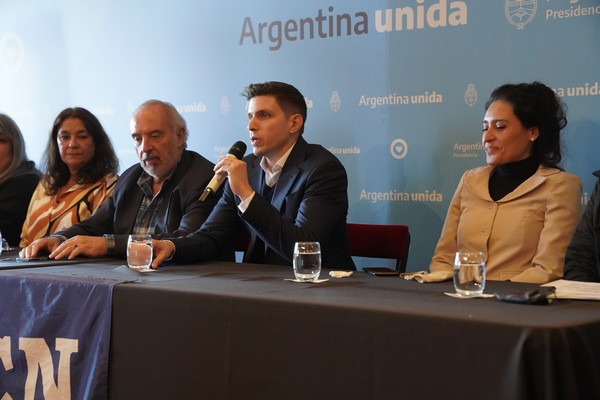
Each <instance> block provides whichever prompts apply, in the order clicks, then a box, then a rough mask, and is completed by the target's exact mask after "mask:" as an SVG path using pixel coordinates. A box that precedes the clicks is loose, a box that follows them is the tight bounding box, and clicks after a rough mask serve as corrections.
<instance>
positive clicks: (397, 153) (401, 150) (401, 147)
mask: <svg viewBox="0 0 600 400" xmlns="http://www.w3.org/2000/svg"><path fill="white" fill-rule="evenodd" d="M390 153H391V154H392V157H394V158H395V159H396V160H402V159H403V158H404V157H406V153H408V144H406V141H404V139H395V140H394V141H393V142H392V144H391V145H390Z"/></svg>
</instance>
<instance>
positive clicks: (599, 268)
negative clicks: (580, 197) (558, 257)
mask: <svg viewBox="0 0 600 400" xmlns="http://www.w3.org/2000/svg"><path fill="white" fill-rule="evenodd" d="M594 175H595V176H596V177H598V178H600V170H598V171H596V172H594ZM599 196H600V179H598V181H596V186H595V187H594V191H593V193H592V196H591V198H590V201H589V203H588V204H587V206H586V209H585V211H584V213H583V216H582V218H581V221H580V222H579V225H578V226H577V229H576V230H575V234H574V235H573V239H572V240H571V244H569V247H568V248H567V254H566V257H565V276H564V278H565V279H571V280H576V281H589V282H600V198H599Z"/></svg>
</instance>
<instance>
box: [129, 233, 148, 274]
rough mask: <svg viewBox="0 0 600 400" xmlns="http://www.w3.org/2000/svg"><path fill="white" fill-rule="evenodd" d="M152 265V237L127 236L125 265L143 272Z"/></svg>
mask: <svg viewBox="0 0 600 400" xmlns="http://www.w3.org/2000/svg"><path fill="white" fill-rule="evenodd" d="M151 264H152V237H151V236H150V235H129V239H128V240H127V265H128V266H129V268H131V269H135V270H137V271H144V270H148V269H150V265H151Z"/></svg>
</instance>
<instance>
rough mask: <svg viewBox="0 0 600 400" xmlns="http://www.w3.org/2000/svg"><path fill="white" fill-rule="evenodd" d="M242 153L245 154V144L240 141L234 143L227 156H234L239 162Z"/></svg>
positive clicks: (242, 155)
mask: <svg viewBox="0 0 600 400" xmlns="http://www.w3.org/2000/svg"><path fill="white" fill-rule="evenodd" d="M244 153H246V143H244V142H242V141H241V140H239V141H237V142H235V143H234V144H233V146H231V148H230V149H229V151H228V152H227V154H231V155H232V156H235V158H237V159H238V160H241V159H242V157H244Z"/></svg>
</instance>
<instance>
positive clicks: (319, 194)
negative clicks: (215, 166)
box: [173, 136, 355, 269]
mask: <svg viewBox="0 0 600 400" xmlns="http://www.w3.org/2000/svg"><path fill="white" fill-rule="evenodd" d="M260 159H261V158H260V157H256V156H254V155H253V154H252V155H249V156H247V157H245V158H244V161H245V162H246V164H247V166H248V179H249V181H250V185H251V186H252V188H253V189H254V190H255V191H256V194H255V196H254V198H253V199H252V201H251V202H250V204H249V205H248V208H247V209H246V211H245V212H244V213H241V212H240V211H239V209H238V208H237V206H238V204H239V203H240V199H239V198H237V196H235V195H234V194H233V193H232V192H231V189H230V188H229V184H228V183H227V184H226V186H225V191H224V193H223V197H222V198H221V199H220V200H219V203H218V204H217V206H216V207H215V209H214V210H213V212H212V213H211V215H210V216H209V218H208V219H207V221H206V222H205V223H204V225H203V226H202V228H201V229H200V230H198V231H196V232H194V233H193V234H191V235H188V236H186V237H180V238H176V239H173V243H175V246H176V251H175V255H174V261H175V262H182V263H189V262H195V261H202V260H209V259H213V258H216V257H218V255H219V253H222V252H223V251H225V250H226V249H227V248H228V247H230V246H231V244H232V242H233V238H234V236H235V235H236V233H237V232H238V231H239V230H240V228H243V227H245V228H246V229H247V230H248V231H249V232H250V235H251V241H250V246H249V248H248V251H247V252H246V256H245V258H244V261H245V262H263V263H266V264H280V265H291V264H292V257H293V249H294V243H295V242H297V241H318V242H320V243H321V257H322V265H323V266H324V267H337V268H344V269H355V266H354V262H353V261H352V258H351V257H350V253H349V251H348V246H347V240H346V216H347V214H348V192H347V190H348V179H347V176H346V170H345V169H344V166H343V165H342V164H341V163H340V161H339V160H338V159H337V158H336V157H335V156H334V155H333V154H331V153H330V152H329V151H327V150H326V149H324V148H323V147H322V146H319V145H314V144H308V143H306V141H305V140H304V138H302V136H301V137H300V138H299V139H298V142H297V143H296V145H295V146H294V149H293V150H292V152H291V153H290V155H289V157H288V159H287V161H286V163H285V165H284V167H283V170H282V171H281V175H280V177H279V180H278V182H277V184H276V185H275V187H274V192H273V200H272V202H271V203H269V202H268V201H267V200H265V199H264V198H263V197H262V196H261V195H260V193H261V187H262V186H263V180H264V172H263V170H262V169H261V167H260ZM261 242H264V243H267V244H268V246H267V249H266V252H265V250H264V245H263V244H262V243H261Z"/></svg>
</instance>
